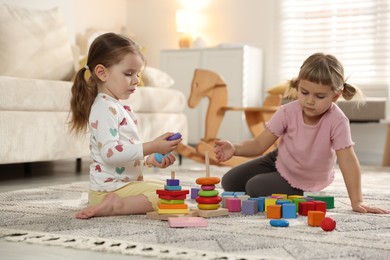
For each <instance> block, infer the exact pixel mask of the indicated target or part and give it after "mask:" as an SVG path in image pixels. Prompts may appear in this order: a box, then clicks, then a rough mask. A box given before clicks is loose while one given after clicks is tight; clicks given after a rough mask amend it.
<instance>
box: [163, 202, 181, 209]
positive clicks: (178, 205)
mask: <svg viewBox="0 0 390 260" xmlns="http://www.w3.org/2000/svg"><path fill="white" fill-rule="evenodd" d="M157 204H158V208H159V209H188V205H187V204H164V203H160V202H158V203H157Z"/></svg>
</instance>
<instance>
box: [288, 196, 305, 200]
mask: <svg viewBox="0 0 390 260" xmlns="http://www.w3.org/2000/svg"><path fill="white" fill-rule="evenodd" d="M301 198H303V196H302V195H288V199H289V200H293V199H301Z"/></svg>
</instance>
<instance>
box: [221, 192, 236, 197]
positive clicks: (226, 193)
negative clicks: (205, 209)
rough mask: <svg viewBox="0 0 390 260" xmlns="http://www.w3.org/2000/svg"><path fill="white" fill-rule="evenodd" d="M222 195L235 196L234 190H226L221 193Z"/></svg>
mask: <svg viewBox="0 0 390 260" xmlns="http://www.w3.org/2000/svg"><path fill="white" fill-rule="evenodd" d="M221 196H222V197H234V191H224V192H222V194H221Z"/></svg>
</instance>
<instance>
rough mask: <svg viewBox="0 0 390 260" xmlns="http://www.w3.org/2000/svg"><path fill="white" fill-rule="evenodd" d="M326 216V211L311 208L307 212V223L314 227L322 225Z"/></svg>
mask: <svg viewBox="0 0 390 260" xmlns="http://www.w3.org/2000/svg"><path fill="white" fill-rule="evenodd" d="M324 218H325V212H323V211H318V210H309V211H308V212H307V224H309V226H312V227H320V226H321V221H322V220H323V219H324Z"/></svg>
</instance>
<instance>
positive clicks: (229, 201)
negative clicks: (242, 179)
mask: <svg viewBox="0 0 390 260" xmlns="http://www.w3.org/2000/svg"><path fill="white" fill-rule="evenodd" d="M226 208H227V209H228V211H229V212H240V211H241V200H240V199H239V198H226Z"/></svg>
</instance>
